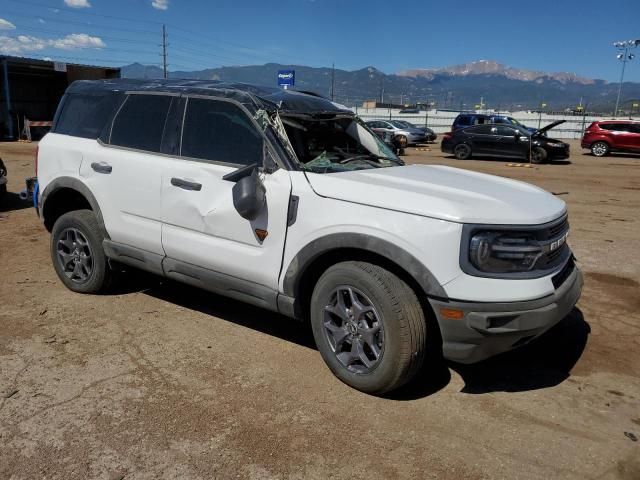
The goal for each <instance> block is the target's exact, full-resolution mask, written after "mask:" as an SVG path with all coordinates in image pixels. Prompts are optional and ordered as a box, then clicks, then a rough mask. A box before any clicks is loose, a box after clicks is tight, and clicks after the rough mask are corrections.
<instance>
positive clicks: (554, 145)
mask: <svg viewBox="0 0 640 480" xmlns="http://www.w3.org/2000/svg"><path fill="white" fill-rule="evenodd" d="M547 145H548V146H550V147H554V148H564V143H553V142H548V143H547Z"/></svg>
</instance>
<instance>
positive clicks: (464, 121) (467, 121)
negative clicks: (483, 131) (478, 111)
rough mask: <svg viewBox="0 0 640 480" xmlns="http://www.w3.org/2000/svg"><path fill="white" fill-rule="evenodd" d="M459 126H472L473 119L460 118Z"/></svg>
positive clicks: (467, 117)
mask: <svg viewBox="0 0 640 480" xmlns="http://www.w3.org/2000/svg"><path fill="white" fill-rule="evenodd" d="M458 125H471V117H469V116H467V115H465V116H462V117H458Z"/></svg>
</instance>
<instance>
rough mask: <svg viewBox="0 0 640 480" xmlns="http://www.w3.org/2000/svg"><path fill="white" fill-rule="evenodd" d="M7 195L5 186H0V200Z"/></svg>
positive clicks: (4, 184)
mask: <svg viewBox="0 0 640 480" xmlns="http://www.w3.org/2000/svg"><path fill="white" fill-rule="evenodd" d="M6 194H7V184H6V183H3V184H2V185H0V198H3V197H4V196H5V195H6Z"/></svg>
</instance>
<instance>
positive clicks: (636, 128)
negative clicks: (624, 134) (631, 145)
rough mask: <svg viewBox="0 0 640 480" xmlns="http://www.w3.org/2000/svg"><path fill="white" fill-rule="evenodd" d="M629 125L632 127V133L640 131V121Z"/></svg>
mask: <svg viewBox="0 0 640 480" xmlns="http://www.w3.org/2000/svg"><path fill="white" fill-rule="evenodd" d="M629 127H631V128H630V129H629V131H630V132H631V133H640V123H633V124H631V125H629Z"/></svg>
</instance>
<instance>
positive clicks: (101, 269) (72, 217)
mask: <svg viewBox="0 0 640 480" xmlns="http://www.w3.org/2000/svg"><path fill="white" fill-rule="evenodd" d="M103 240H104V233H103V231H102V228H100V225H98V221H97V220H96V216H95V214H94V213H93V212H92V211H91V210H75V211H72V212H68V213H65V214H64V215H62V216H61V217H60V218H58V220H56V223H55V224H54V225H53V229H52V232H51V248H50V251H51V260H52V262H53V266H54V268H55V271H56V273H57V274H58V277H59V278H60V280H61V281H62V283H64V284H65V286H66V287H67V288H68V289H69V290H72V291H74V292H80V293H98V292H101V291H104V290H106V289H107V288H108V287H109V285H110V283H111V278H112V272H111V268H110V266H109V263H108V261H107V257H106V255H105V254H104V249H103V248H102V241H103Z"/></svg>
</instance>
